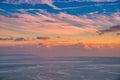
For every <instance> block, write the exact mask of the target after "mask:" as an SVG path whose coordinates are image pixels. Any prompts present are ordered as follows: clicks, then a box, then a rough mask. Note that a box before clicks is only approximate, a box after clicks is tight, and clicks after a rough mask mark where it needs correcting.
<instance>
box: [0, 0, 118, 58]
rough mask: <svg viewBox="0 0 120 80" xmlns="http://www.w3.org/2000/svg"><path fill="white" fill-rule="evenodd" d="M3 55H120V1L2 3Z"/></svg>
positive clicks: (0, 34)
mask: <svg viewBox="0 0 120 80" xmlns="http://www.w3.org/2000/svg"><path fill="white" fill-rule="evenodd" d="M0 53H1V54H5V53H31V54H37V55H40V56H116V57H118V56H120V1H119V0H1V1H0Z"/></svg>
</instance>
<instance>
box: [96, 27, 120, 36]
mask: <svg viewBox="0 0 120 80" xmlns="http://www.w3.org/2000/svg"><path fill="white" fill-rule="evenodd" d="M118 31H120V25H116V26H112V27H110V28H109V29H105V30H101V31H99V32H98V34H99V35H102V34H104V33H108V32H118ZM118 35H119V34H118Z"/></svg>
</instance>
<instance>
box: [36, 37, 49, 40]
mask: <svg viewBox="0 0 120 80" xmlns="http://www.w3.org/2000/svg"><path fill="white" fill-rule="evenodd" d="M36 39H39V40H48V39H50V37H36Z"/></svg>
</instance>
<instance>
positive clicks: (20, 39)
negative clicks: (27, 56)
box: [14, 37, 25, 41]
mask: <svg viewBox="0 0 120 80" xmlns="http://www.w3.org/2000/svg"><path fill="white" fill-rule="evenodd" d="M14 41H25V38H22V37H20V38H16V39H15V40H14Z"/></svg>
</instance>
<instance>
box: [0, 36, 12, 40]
mask: <svg viewBox="0 0 120 80" xmlns="http://www.w3.org/2000/svg"><path fill="white" fill-rule="evenodd" d="M0 40H13V38H12V37H10V38H0Z"/></svg>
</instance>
